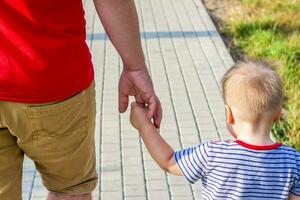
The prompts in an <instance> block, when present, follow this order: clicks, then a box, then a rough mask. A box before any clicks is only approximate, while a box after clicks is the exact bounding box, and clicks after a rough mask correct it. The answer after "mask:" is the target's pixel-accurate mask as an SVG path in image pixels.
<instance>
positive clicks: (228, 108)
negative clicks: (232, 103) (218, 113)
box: [225, 104, 234, 124]
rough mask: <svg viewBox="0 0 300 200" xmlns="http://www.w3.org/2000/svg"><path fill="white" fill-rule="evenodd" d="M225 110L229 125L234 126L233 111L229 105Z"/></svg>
mask: <svg viewBox="0 0 300 200" xmlns="http://www.w3.org/2000/svg"><path fill="white" fill-rule="evenodd" d="M225 110H226V120H227V123H228V124H234V117H233V114H232V111H231V108H230V107H229V105H227V104H226V105H225Z"/></svg>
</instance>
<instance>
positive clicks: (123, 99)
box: [119, 67, 162, 128]
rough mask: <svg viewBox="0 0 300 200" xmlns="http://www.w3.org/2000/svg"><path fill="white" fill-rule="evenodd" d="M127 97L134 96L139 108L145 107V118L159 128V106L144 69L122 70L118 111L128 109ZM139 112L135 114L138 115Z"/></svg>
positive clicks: (160, 113) (160, 117) (146, 71)
mask: <svg viewBox="0 0 300 200" xmlns="http://www.w3.org/2000/svg"><path fill="white" fill-rule="evenodd" d="M128 96H134V97H135V100H136V102H137V104H138V105H139V106H142V107H145V106H147V107H148V109H147V112H145V114H146V118H147V119H148V121H149V122H150V120H151V119H153V122H154V125H155V126H156V128H159V126H160V122H161V119H162V109H161V104H160V101H159V99H158V98H157V96H156V95H155V92H154V88H153V84H152V81H151V79H150V76H149V73H148V70H147V68H146V67H144V68H142V69H138V70H128V69H125V68H124V70H123V72H122V74H121V77H120V81H119V111H120V112H121V113H123V112H125V111H126V109H127V107H128ZM140 112H141V111H139V112H137V113H139V114H141V113H140Z"/></svg>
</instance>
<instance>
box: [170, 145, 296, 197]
mask: <svg viewBox="0 0 300 200" xmlns="http://www.w3.org/2000/svg"><path fill="white" fill-rule="evenodd" d="M174 158H175V160H176V163H177V165H178V167H179V168H180V170H181V172H182V174H183V176H184V177H185V178H186V179H187V180H188V181H189V182H190V183H195V182H196V181H197V180H199V179H201V181H202V185H203V189H202V194H203V198H204V199H213V200H215V199H222V200H224V199H234V200H237V199H242V200H246V199H251V200H260V199H272V200H274V199H276V200H279V199H288V195H289V193H292V194H294V195H297V196H300V154H299V152H297V151H296V150H295V149H293V148H291V147H288V146H284V145H281V144H274V145H269V146H255V145H250V144H247V143H244V142H242V141H240V140H237V141H218V142H216V141H214V142H207V143H204V144H200V145H198V146H196V147H191V148H187V149H184V150H181V151H178V152H176V153H175V154H174Z"/></svg>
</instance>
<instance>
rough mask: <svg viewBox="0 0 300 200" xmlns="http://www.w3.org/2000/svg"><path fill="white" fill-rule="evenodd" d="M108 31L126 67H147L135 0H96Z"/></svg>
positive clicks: (135, 68) (99, 13) (136, 68)
mask: <svg viewBox="0 0 300 200" xmlns="http://www.w3.org/2000/svg"><path fill="white" fill-rule="evenodd" d="M94 3H95V6H96V10H97V12H98V15H99V17H100V20H101V22H102V24H103V26H104V29H105V31H106V33H107V34H108V36H109V38H110V40H111V41H112V43H113V45H114V47H115V48H116V50H117V51H118V53H119V54H120V56H121V58H122V61H123V64H124V67H125V68H127V69H130V70H139V69H143V68H145V59H144V54H143V51H142V46H141V39H140V30H139V22H138V16H137V12H136V8H135V4H134V1H133V0H94Z"/></svg>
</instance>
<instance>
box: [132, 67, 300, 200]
mask: <svg viewBox="0 0 300 200" xmlns="http://www.w3.org/2000/svg"><path fill="white" fill-rule="evenodd" d="M222 89H223V97H224V101H225V104H226V105H225V108H226V117H227V126H228V130H229V132H230V133H231V134H232V136H234V137H235V138H236V140H234V141H211V142H207V143H204V144H200V145H198V146H195V147H191V148H187V149H184V150H181V151H178V152H174V150H173V149H172V148H171V147H170V146H169V145H168V144H167V143H166V142H165V141H164V139H163V138H162V137H161V136H160V135H159V133H158V131H157V130H156V128H155V126H154V125H153V124H152V123H151V121H150V120H148V118H147V109H146V108H141V107H139V106H138V105H137V104H136V103H132V109H131V116H130V121H131V124H132V125H133V126H134V127H135V128H136V129H137V130H138V131H139V133H140V136H141V137H142V139H143V141H144V143H145V145H146V147H147V149H148V151H149V153H150V154H151V156H152V158H153V159H154V160H155V162H156V163H157V164H158V165H159V166H160V167H161V168H162V169H163V170H165V171H166V172H169V173H171V174H174V175H183V176H184V177H185V178H186V179H187V180H188V181H189V182H190V183H195V182H196V181H197V180H199V179H201V181H202V183H203V197H204V199H221V200H224V199H242V200H244V199H251V200H260V199H272V200H278V199H288V198H289V199H300V154H299V153H298V152H297V151H296V150H294V149H292V148H290V147H287V146H284V145H281V144H278V143H275V142H273V141H272V140H271V138H270V131H271V128H272V125H273V123H274V122H276V121H277V120H278V119H279V118H280V115H281V104H282V98H283V97H282V96H283V95H282V88H281V80H280V78H279V76H278V75H277V74H276V72H275V71H274V70H273V69H272V68H271V67H269V66H268V64H266V63H263V62H250V61H248V62H239V63H237V64H235V65H234V66H233V67H231V68H230V69H229V70H228V71H227V73H226V74H225V75H224V77H223V80H222Z"/></svg>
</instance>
